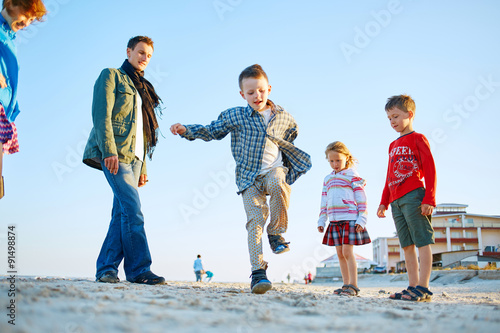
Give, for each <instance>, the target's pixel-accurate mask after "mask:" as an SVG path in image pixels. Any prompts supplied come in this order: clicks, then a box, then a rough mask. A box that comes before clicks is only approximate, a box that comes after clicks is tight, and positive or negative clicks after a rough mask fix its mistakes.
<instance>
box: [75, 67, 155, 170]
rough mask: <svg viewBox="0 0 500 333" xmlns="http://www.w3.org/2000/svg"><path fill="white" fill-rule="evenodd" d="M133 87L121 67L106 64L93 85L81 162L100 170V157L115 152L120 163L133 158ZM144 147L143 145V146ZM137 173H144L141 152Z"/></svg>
mask: <svg viewBox="0 0 500 333" xmlns="http://www.w3.org/2000/svg"><path fill="white" fill-rule="evenodd" d="M136 93H137V90H136V88H135V86H134V83H133V82H132V80H131V79H130V77H129V76H128V75H127V74H126V73H125V71H124V70H123V69H121V68H119V69H115V68H106V69H104V70H103V71H102V72H101V75H100V76H99V78H97V81H96V83H95V85H94V98H93V101H92V123H93V125H94V126H93V128H92V130H91V132H90V135H89V139H88V141H87V145H86V147H85V151H84V153H83V163H85V164H87V165H88V166H90V167H93V168H96V169H99V170H102V168H101V164H100V161H101V160H103V159H105V158H106V157H110V156H118V160H119V161H120V162H122V163H131V162H132V161H133V160H134V159H135V150H134V149H135V141H136V138H135V135H136V130H137V121H136V119H137V100H136V96H135V94H136ZM144 151H146V149H144ZM142 160H143V161H144V162H143V164H142V165H143V166H142V170H141V174H146V160H145V156H143V159H142Z"/></svg>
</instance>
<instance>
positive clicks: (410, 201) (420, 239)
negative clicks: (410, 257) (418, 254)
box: [391, 187, 434, 248]
mask: <svg viewBox="0 0 500 333" xmlns="http://www.w3.org/2000/svg"><path fill="white" fill-rule="evenodd" d="M424 196H425V189H424V188H423V187H420V188H417V189H415V190H413V191H411V192H408V193H406V194H405V195H403V196H402V197H401V198H399V199H396V200H394V201H393V202H392V203H391V211H392V218H393V219H394V224H395V225H396V230H397V232H398V237H399V243H400V244H401V247H402V248H405V247H407V246H410V245H415V246H416V247H422V246H426V245H429V244H434V229H433V228H432V224H431V222H430V221H431V216H430V215H429V216H424V215H422V214H421V205H422V200H423V198H424Z"/></svg>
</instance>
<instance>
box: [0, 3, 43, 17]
mask: <svg viewBox="0 0 500 333" xmlns="http://www.w3.org/2000/svg"><path fill="white" fill-rule="evenodd" d="M18 6H19V7H21V9H22V13H23V14H24V15H25V16H27V17H33V18H35V20H37V21H42V18H43V16H44V15H45V14H47V8H45V5H44V4H43V2H42V0H3V3H2V9H4V8H5V9H6V10H7V13H8V14H9V15H12V7H18Z"/></svg>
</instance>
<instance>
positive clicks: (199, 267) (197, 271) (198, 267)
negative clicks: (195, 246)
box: [193, 254, 205, 282]
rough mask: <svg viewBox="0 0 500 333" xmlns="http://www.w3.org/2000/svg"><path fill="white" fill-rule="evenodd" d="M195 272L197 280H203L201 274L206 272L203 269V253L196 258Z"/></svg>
mask: <svg viewBox="0 0 500 333" xmlns="http://www.w3.org/2000/svg"><path fill="white" fill-rule="evenodd" d="M193 269H194V274H195V275H196V282H201V276H202V275H203V274H205V271H204V270H203V263H202V262H201V255H199V254H198V255H197V256H196V260H195V261H194V264H193Z"/></svg>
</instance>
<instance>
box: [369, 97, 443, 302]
mask: <svg viewBox="0 0 500 333" xmlns="http://www.w3.org/2000/svg"><path fill="white" fill-rule="evenodd" d="M385 111H386V113H387V116H388V118H389V121H390V124H391V127H392V128H394V130H395V131H396V132H398V133H399V135H400V136H399V138H397V139H396V140H394V141H393V142H392V143H391V145H390V146H389V166H388V168H387V178H386V183H385V187H384V191H383V193H382V200H381V202H380V206H379V208H378V211H377V216H378V217H385V211H386V210H387V208H388V206H389V203H390V204H391V211H392V217H393V219H394V223H395V225H396V230H397V233H398V238H399V242H400V244H401V247H402V248H403V251H404V255H405V266H406V269H407V271H408V283H409V286H408V288H407V289H406V290H403V291H402V292H399V293H395V294H392V295H390V298H391V299H403V300H408V301H417V302H418V301H430V300H431V297H432V292H431V291H430V290H429V280H430V276H431V271H432V249H431V244H434V229H433V228H432V224H431V215H432V211H433V209H434V207H435V206H436V167H435V165H434V159H433V157H432V153H431V149H430V146H429V142H428V141H427V139H426V137H425V136H424V135H422V134H419V133H417V132H415V131H413V120H414V119H415V102H414V101H413V99H412V98H411V97H410V96H408V95H399V96H392V97H390V98H389V99H388V101H387V104H386V105H385ZM422 179H425V187H424V181H423V180H422ZM416 248H418V256H417V251H416ZM419 263H420V264H419Z"/></svg>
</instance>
